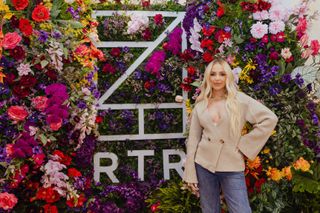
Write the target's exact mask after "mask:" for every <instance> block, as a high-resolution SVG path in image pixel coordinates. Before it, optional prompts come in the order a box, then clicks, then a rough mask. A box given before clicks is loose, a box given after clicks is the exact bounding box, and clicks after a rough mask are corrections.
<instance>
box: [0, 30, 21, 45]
mask: <svg viewBox="0 0 320 213" xmlns="http://www.w3.org/2000/svg"><path fill="white" fill-rule="evenodd" d="M21 39H22V38H21V36H20V35H19V34H18V33H17V32H13V33H7V34H6V35H5V36H4V38H3V41H2V47H3V48H4V49H14V48H15V47H16V46H17V45H18V44H19V43H20V41H21Z"/></svg>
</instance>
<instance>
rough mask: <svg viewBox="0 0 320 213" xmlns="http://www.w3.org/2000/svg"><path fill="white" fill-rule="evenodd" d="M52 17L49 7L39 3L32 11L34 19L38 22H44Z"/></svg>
mask: <svg viewBox="0 0 320 213" xmlns="http://www.w3.org/2000/svg"><path fill="white" fill-rule="evenodd" d="M49 18H50V12H49V9H48V8H46V7H45V6H43V5H41V4H39V5H37V6H36V7H35V8H34V10H33V11H32V19H33V20H35V21H36V22H43V21H46V20H48V19H49Z"/></svg>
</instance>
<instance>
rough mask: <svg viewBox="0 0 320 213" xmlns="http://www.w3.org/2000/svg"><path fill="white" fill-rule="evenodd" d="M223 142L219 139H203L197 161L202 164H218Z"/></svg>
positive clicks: (199, 146)
mask: <svg viewBox="0 0 320 213" xmlns="http://www.w3.org/2000/svg"><path fill="white" fill-rule="evenodd" d="M222 147H223V144H222V143H220V142H219V141H213V140H212V139H211V140H210V141H209V140H207V139H203V140H201V141H200V143H199V145H198V150H197V153H196V161H198V162H199V163H202V164H206V165H208V164H210V165H213V166H216V165H217V162H218V160H219V156H220V154H221V151H222Z"/></svg>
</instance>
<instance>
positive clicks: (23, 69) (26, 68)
mask: <svg viewBox="0 0 320 213" xmlns="http://www.w3.org/2000/svg"><path fill="white" fill-rule="evenodd" d="M17 70H18V71H19V76H23V75H28V74H29V72H31V73H32V70H31V69H30V64H22V63H21V64H20V65H19V67H18V68H17Z"/></svg>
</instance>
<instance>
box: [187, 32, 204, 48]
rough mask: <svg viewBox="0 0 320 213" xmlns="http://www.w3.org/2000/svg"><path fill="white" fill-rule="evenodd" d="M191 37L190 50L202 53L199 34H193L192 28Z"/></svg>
mask: <svg viewBox="0 0 320 213" xmlns="http://www.w3.org/2000/svg"><path fill="white" fill-rule="evenodd" d="M190 33H191V36H190V38H189V41H190V43H191V47H190V48H191V49H192V50H195V51H198V52H201V53H203V49H202V48H201V43H200V41H199V38H200V34H199V33H197V32H195V30H194V29H193V28H191V29H190Z"/></svg>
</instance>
